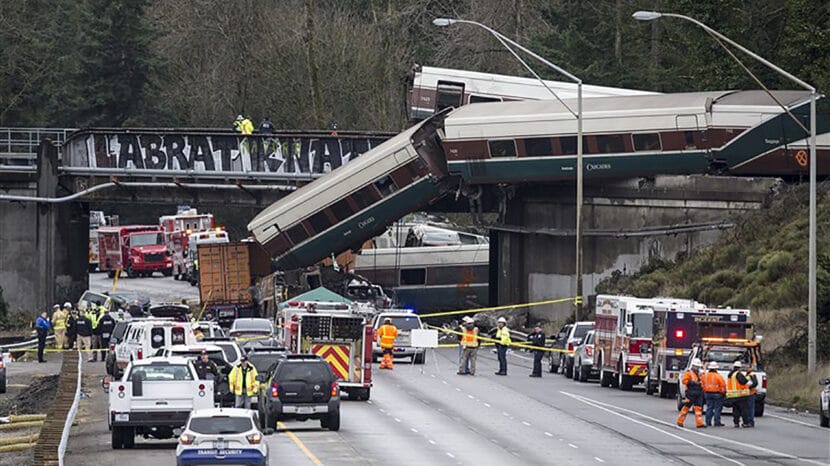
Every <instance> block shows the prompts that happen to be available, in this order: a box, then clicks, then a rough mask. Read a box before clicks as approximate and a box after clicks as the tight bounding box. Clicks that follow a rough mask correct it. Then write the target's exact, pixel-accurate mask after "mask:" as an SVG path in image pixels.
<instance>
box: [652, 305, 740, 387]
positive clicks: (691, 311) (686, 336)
mask: <svg viewBox="0 0 830 466" xmlns="http://www.w3.org/2000/svg"><path fill="white" fill-rule="evenodd" d="M749 315H750V312H749V309H732V308H710V307H706V305H704V304H701V303H697V302H691V303H689V302H688V301H687V304H681V305H677V304H675V303H669V304H658V305H656V306H655V307H654V328H653V337H652V348H653V350H652V352H651V358H650V359H649V363H648V379H647V380H646V394H648V395H651V394H653V393H654V392H657V393H658V394H659V396H660V398H673V397H675V396H676V395H677V391H678V382H679V379H680V378H681V377H682V375H683V370H684V368H685V367H686V365H687V363H688V361H689V357H690V355H691V353H692V348H693V346H694V343H696V342H698V341H700V340H701V339H702V338H704V337H707V336H719V335H718V334H715V335H707V333H708V331H707V330H706V329H715V328H724V325H711V324H718V323H720V324H734V325H735V326H739V325H741V324H744V323H746V322H749Z"/></svg>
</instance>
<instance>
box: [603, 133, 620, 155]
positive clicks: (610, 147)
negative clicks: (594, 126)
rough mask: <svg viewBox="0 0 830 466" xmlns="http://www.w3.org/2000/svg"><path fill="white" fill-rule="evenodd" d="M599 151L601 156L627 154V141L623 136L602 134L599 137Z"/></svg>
mask: <svg viewBox="0 0 830 466" xmlns="http://www.w3.org/2000/svg"><path fill="white" fill-rule="evenodd" d="M597 150H598V151H599V153H600V154H610V153H615V152H616V153H619V152H625V141H624V140H623V137H622V135H621V134H601V135H599V136H597Z"/></svg>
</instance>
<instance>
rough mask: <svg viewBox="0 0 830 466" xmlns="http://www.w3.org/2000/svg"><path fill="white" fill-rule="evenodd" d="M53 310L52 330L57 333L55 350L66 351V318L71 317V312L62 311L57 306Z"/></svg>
mask: <svg viewBox="0 0 830 466" xmlns="http://www.w3.org/2000/svg"><path fill="white" fill-rule="evenodd" d="M53 309H54V312H52V330H54V332H55V348H57V349H64V345H66V318H67V317H69V311H67V310H65V309H61V307H60V306H59V305H57V304H55V306H54V307H53Z"/></svg>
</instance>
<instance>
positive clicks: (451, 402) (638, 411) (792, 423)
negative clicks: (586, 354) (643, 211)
mask: <svg viewBox="0 0 830 466" xmlns="http://www.w3.org/2000/svg"><path fill="white" fill-rule="evenodd" d="M437 355H438V357H437V358H436V359H434V358H433V355H432V354H430V355H429V356H428V360H427V364H425V365H424V366H412V365H410V364H407V363H405V362H398V363H397V364H396V366H395V370H394V371H391V372H390V371H376V372H375V374H376V378H375V386H374V387H373V389H372V399H371V400H370V401H369V402H351V401H344V402H343V405H342V426H341V430H340V431H339V432H329V431H326V430H321V429H320V428H319V424H318V423H317V422H312V421H309V422H305V423H300V422H288V423H286V424H285V425H284V427H285V428H286V429H287V430H288V431H290V432H291V434H289V433H288V432H287V431H286V429H283V430H281V431H280V432H278V433H277V434H275V435H273V436H269V437H267V442H268V444H269V446H270V447H271V452H272V458H271V460H272V461H271V463H272V464H279V463H285V464H308V465H319V464H327V465H340V464H343V465H351V464H378V465H380V464H389V463H392V462H395V463H397V464H404V465H423V464H602V463H608V464H637V465H642V464H665V463H679V464H828V463H830V446H828V445H830V442H828V440H830V431H828V430H827V429H821V428H819V427H818V426H817V425H815V424H817V421H816V420H815V419H814V418H813V417H806V418H805V417H801V416H793V415H791V414H789V413H787V412H786V411H784V410H777V409H775V408H771V407H770V408H768V413H770V414H772V415H774V416H777V417H772V416H765V417H763V418H759V419H758V420H757V423H756V425H757V427H756V428H755V429H733V428H732V427H724V428H718V429H714V428H710V429H704V430H698V429H694V428H687V429H680V428H677V427H676V426H674V425H673V424H674V420H675V418H676V416H677V411H676V409H675V406H674V402H673V401H672V400H661V399H658V398H656V397H648V396H646V395H645V394H644V393H643V392H642V391H634V392H622V391H620V390H616V389H606V388H601V387H599V385H598V384H594V383H592V384H584V383H578V382H574V381H571V380H567V379H565V378H564V377H562V376H559V375H554V374H547V373H546V374H545V377H543V378H542V379H532V378H529V377H527V374H528V373H529V361H528V360H527V359H526V358H527V356H526V355H524V354H520V353H515V354H512V355H511V356H510V363H511V364H510V369H509V373H510V375H508V376H507V377H499V376H495V375H493V371H494V370H495V367H496V365H495V361H494V358H493V355H492V354H490V353H489V352H487V350H486V349H485V350H482V353H481V355H480V357H479V368H478V375H477V376H475V377H470V376H457V375H455V370H456V366H455V358H456V355H457V353H456V351H455V350H454V349H442V350H438V352H437ZM85 367H86V368H91V369H92V370H93V371H95V372H97V375H96V376H94V377H93V378H92V379H95V377H100V375H101V374H103V368H102V366H101V365H100V363H99V364H97V365H96V364H87V365H86V366H85ZM375 367H377V366H375ZM422 370H423V373H422ZM88 372H89V371H88ZM85 389H86V390H87V391H88V392H89V393H90V396H91V398H87V399H84V400H83V402H82V421H81V424H80V425H79V426H78V427H76V428H75V429H73V434H72V438H71V440H70V447H69V458H68V461H67V464H90V463H89V461H90V458H95V460H96V463H98V460H100V463H101V464H104V463H106V464H112V463H118V464H120V465H125V466H126V465H131V464H148V463H151V462H154V461H156V460H158V461H160V462H162V463H167V462H169V461H171V460H172V459H173V456H174V453H173V449H174V448H175V442H172V441H156V440H150V441H143V440H141V441H139V442H138V443H137V445H138V447H139V448H138V449H137V450H133V451H129V450H121V451H114V450H111V449H110V446H109V432H108V431H107V427H106V417H105V416H106V406H105V403H106V400H105V398H103V394H102V393H101V390H100V388H99V387H97V386H94V381H92V380H91V381H89V382H88V383H87V386H86V387H85ZM727 420H728V419H727ZM692 421H693V419H691V418H690V419H688V420H687V425H689V426H691V425H692V424H693V422H692ZM810 421H812V423H813V424H812V425H811V424H810ZM90 455H91V456H90ZM96 463H93V464H96Z"/></svg>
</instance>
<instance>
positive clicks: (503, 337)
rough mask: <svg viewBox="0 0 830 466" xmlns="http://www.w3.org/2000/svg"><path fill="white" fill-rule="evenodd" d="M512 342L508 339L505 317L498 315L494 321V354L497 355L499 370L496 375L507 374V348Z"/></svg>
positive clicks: (508, 333)
mask: <svg viewBox="0 0 830 466" xmlns="http://www.w3.org/2000/svg"><path fill="white" fill-rule="evenodd" d="M511 343H513V342H512V340H511V339H510V329H509V328H507V319H505V318H504V317H499V320H498V321H497V322H496V354H498V357H499V370H498V372H496V375H507V348H508V347H509V346H510V344H511Z"/></svg>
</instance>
